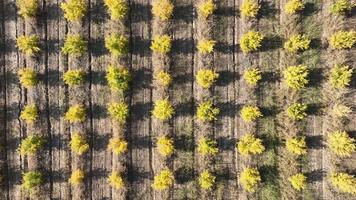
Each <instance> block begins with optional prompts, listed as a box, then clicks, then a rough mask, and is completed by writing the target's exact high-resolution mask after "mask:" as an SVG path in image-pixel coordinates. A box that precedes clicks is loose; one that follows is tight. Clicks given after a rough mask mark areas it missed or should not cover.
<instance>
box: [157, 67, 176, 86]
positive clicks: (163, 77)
mask: <svg viewBox="0 0 356 200" xmlns="http://www.w3.org/2000/svg"><path fill="white" fill-rule="evenodd" d="M154 79H155V81H156V83H157V84H158V85H160V86H163V87H168V86H169V85H170V84H171V82H172V76H171V75H170V74H169V73H167V72H165V71H159V72H158V73H156V74H155V75H154Z"/></svg>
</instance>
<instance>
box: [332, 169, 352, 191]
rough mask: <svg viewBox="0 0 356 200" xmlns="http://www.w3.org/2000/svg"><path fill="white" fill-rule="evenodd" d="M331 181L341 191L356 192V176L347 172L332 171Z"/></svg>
mask: <svg viewBox="0 0 356 200" xmlns="http://www.w3.org/2000/svg"><path fill="white" fill-rule="evenodd" d="M329 181H330V182H331V184H332V185H333V186H334V187H335V188H336V189H337V190H339V191H340V192H344V193H350V194H356V187H355V185H356V178H355V177H354V176H352V175H350V174H347V173H343V172H340V173H335V172H334V173H331V174H330V175H329Z"/></svg>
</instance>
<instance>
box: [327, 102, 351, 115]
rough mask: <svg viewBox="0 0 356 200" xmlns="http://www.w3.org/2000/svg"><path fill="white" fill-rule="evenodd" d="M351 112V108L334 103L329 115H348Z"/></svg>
mask: <svg viewBox="0 0 356 200" xmlns="http://www.w3.org/2000/svg"><path fill="white" fill-rule="evenodd" d="M351 113H352V109H351V108H350V107H348V106H346V105H343V104H334V105H333V107H332V109H331V115H332V116H335V117H340V118H341V117H348V116H349V115H350V114H351Z"/></svg>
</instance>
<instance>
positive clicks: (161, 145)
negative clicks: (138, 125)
mask: <svg viewBox="0 0 356 200" xmlns="http://www.w3.org/2000/svg"><path fill="white" fill-rule="evenodd" d="M157 150H158V153H159V154H161V155H162V156H164V157H168V156H170V155H172V154H173V151H174V144H173V140H172V139H171V138H168V137H166V136H161V137H159V138H158V139H157Z"/></svg>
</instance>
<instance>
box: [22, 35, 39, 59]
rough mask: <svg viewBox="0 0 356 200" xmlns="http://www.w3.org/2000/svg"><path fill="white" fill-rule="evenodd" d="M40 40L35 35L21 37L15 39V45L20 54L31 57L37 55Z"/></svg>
mask: <svg viewBox="0 0 356 200" xmlns="http://www.w3.org/2000/svg"><path fill="white" fill-rule="evenodd" d="M39 42H40V38H39V37H38V36H37V35H21V36H19V37H18V38H17V39H16V45H17V47H18V49H19V50H20V51H22V53H24V54H26V55H29V56H32V55H34V54H36V53H38V52H39V51H40V50H41V49H40V47H39Z"/></svg>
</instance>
